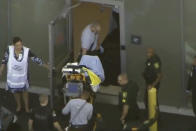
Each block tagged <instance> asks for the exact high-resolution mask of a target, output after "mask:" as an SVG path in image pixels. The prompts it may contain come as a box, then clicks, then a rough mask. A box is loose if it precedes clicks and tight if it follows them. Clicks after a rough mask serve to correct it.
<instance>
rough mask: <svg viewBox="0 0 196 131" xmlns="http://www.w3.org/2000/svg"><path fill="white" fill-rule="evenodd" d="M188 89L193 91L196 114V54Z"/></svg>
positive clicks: (195, 111)
mask: <svg viewBox="0 0 196 131" xmlns="http://www.w3.org/2000/svg"><path fill="white" fill-rule="evenodd" d="M187 91H188V92H189V91H192V105H193V112H194V113H195V115H196V56H195V57H194V61H193V64H192V67H191V72H190V74H189V79H188V88H187Z"/></svg>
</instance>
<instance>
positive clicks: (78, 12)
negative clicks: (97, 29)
mask: <svg viewBox="0 0 196 131" xmlns="http://www.w3.org/2000/svg"><path fill="white" fill-rule="evenodd" d="M114 9H115V10H114ZM116 10H117V8H115V7H114V6H112V5H106V4H99V3H90V2H82V3H81V4H80V6H79V7H77V8H74V9H73V10H72V20H73V22H72V23H73V25H72V26H73V46H74V58H75V59H76V58H77V56H78V54H79V53H80V49H81V34H82V31H83V29H84V28H85V27H86V26H87V25H88V24H91V23H92V22H95V21H96V22H98V23H100V24H101V27H102V29H101V33H100V35H99V37H100V40H101V43H102V44H101V45H102V46H103V48H104V53H103V54H102V55H100V59H101V61H102V65H103V68H104V72H105V81H104V83H103V84H104V85H117V82H116V81H117V76H118V75H119V74H120V72H121V60H120V29H119V27H120V26H119V15H118V11H116Z"/></svg>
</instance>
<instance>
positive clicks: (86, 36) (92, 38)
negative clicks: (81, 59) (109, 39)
mask: <svg viewBox="0 0 196 131" xmlns="http://www.w3.org/2000/svg"><path fill="white" fill-rule="evenodd" d="M98 37H99V35H98V34H95V33H94V32H92V31H91V24H90V25H87V26H86V27H85V28H84V30H83V32H82V36H81V42H82V48H85V49H87V50H89V49H90V47H91V46H92V44H93V46H92V48H91V50H90V51H94V50H95V49H96V47H97V41H98Z"/></svg>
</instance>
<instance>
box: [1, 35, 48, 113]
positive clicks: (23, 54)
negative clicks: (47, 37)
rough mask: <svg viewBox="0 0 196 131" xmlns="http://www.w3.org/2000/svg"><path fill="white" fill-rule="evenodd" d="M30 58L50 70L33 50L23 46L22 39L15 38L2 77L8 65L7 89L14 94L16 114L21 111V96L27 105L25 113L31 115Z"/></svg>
mask: <svg viewBox="0 0 196 131" xmlns="http://www.w3.org/2000/svg"><path fill="white" fill-rule="evenodd" d="M29 58H30V59H31V60H32V61H33V62H34V63H37V64H39V65H41V66H43V67H45V68H47V69H48V65H47V64H45V63H44V62H43V61H42V60H41V59H40V58H38V57H37V56H36V55H34V53H32V52H31V50H30V49H29V48H27V47H25V46H23V43H22V39H21V38H20V37H14V38H13V45H10V46H9V47H8V49H7V50H6V52H5V55H4V58H3V60H2V64H1V67H0V76H2V72H3V70H4V68H5V65H7V87H6V89H7V90H8V91H10V92H12V93H13V94H14V97H15V100H16V112H20V111H21V108H22V107H21V101H20V97H21V94H22V96H23V101H24V105H25V111H26V112H27V113H29V104H28V92H27V89H28V88H29V81H28V80H29V79H28V78H29V76H28V61H29Z"/></svg>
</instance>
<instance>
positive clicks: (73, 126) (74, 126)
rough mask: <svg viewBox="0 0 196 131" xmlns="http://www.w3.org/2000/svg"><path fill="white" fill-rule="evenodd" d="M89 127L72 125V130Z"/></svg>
mask: <svg viewBox="0 0 196 131" xmlns="http://www.w3.org/2000/svg"><path fill="white" fill-rule="evenodd" d="M86 127H88V125H72V124H71V128H86Z"/></svg>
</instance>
